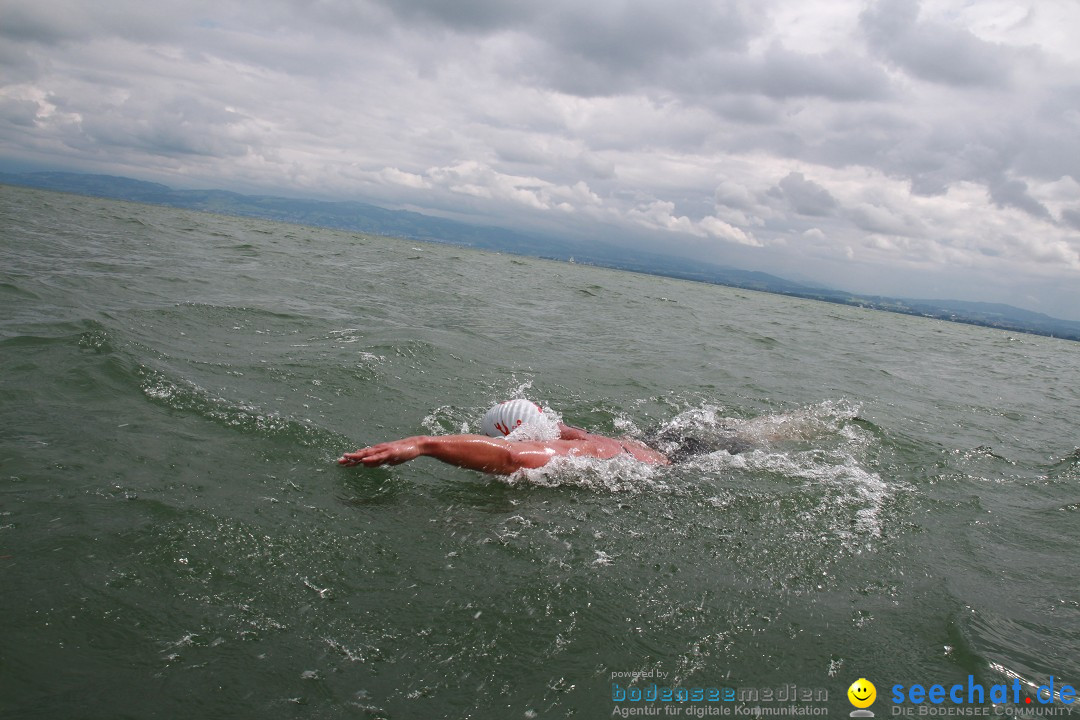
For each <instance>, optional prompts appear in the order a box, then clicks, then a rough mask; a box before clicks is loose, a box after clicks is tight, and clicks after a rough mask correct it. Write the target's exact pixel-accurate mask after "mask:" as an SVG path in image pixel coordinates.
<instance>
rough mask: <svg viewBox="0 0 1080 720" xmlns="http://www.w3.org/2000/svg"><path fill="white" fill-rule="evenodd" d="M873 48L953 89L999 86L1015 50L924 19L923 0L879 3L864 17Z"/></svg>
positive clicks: (1006, 76) (916, 73) (914, 72)
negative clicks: (920, 0) (922, 14)
mask: <svg viewBox="0 0 1080 720" xmlns="http://www.w3.org/2000/svg"><path fill="white" fill-rule="evenodd" d="M861 19H862V24H863V29H864V30H865V32H866V35H867V38H868V39H869V40H870V43H871V46H872V47H873V48H874V49H875V50H876V51H877V52H878V53H879V54H881V55H882V56H884V57H885V58H887V59H888V60H889V61H891V62H893V63H895V64H896V65H897V66H899V67H900V68H902V69H903V70H905V71H906V72H908V73H910V74H912V75H914V76H916V77H919V78H922V79H924V80H929V81H931V82H940V83H945V84H948V85H999V84H1003V83H1007V82H1008V80H1009V77H1010V72H1011V66H1012V62H1011V60H1012V58H1011V57H1010V56H1011V55H1013V54H1014V51H1011V50H1009V49H1007V48H1005V47H1003V46H1000V45H995V44H993V43H989V42H986V41H985V40H981V39H979V38H978V37H976V36H975V35H973V34H972V33H971V32H969V31H967V30H964V29H958V28H955V27H949V26H946V25H941V24H937V23H934V22H929V21H923V20H920V19H919V2H918V0H877V1H876V2H874V3H873V4H872V5H870V7H868V8H867V10H866V11H865V12H863V14H862V18H861Z"/></svg>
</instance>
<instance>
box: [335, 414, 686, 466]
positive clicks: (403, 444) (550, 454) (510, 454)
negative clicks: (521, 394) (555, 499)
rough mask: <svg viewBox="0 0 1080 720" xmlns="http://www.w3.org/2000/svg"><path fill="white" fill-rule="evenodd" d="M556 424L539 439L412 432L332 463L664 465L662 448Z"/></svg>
mask: <svg viewBox="0 0 1080 720" xmlns="http://www.w3.org/2000/svg"><path fill="white" fill-rule="evenodd" d="M559 427H560V431H561V437H560V438H559V439H558V440H545V441H540V440H516V441H512V440H505V439H503V438H490V437H487V436H486V435H435V436H431V435H416V436H413V437H407V438H402V439H401V440H392V441H390V442H384V443H379V444H378V445H372V446H371V447H366V448H362V449H360V450H357V451H356V452H351V453H345V454H344V455H342V456H341V457H340V458H338V464H339V465H343V466H345V467H353V466H355V465H364V466H366V467H378V466H380V465H400V464H401V463H403V462H408V461H409V460H415V459H416V458H418V457H421V456H428V457H433V458H435V459H437V460H441V461H443V462H445V463H449V464H450V465H457V466H458V467H463V468H468V469H470V470H479V471H481V472H487V473H495V474H499V475H509V474H510V473H513V472H516V471H518V470H521V469H524V468H538V467H543V466H544V465H547V464H548V462H550V461H551V459H552V458H554V457H559V456H565V457H593V458H599V459H601V460H608V459H611V458H613V457H617V456H619V455H622V454H624V453H625V454H628V455H630V456H631V457H633V458H634V459H635V460H638V461H640V462H643V463H648V464H650V465H668V464H669V461H668V459H667V457H665V456H664V455H663V454H662V453H660V452H658V451H656V450H653V449H652V448H650V447H648V446H646V445H643V444H642V443H639V442H637V441H635V440H628V439H622V440H616V439H615V438H609V437H605V436H604V435H594V434H592V433H588V432H585V431H584V430H581V429H579V428H572V427H570V426H568V425H560V426H559Z"/></svg>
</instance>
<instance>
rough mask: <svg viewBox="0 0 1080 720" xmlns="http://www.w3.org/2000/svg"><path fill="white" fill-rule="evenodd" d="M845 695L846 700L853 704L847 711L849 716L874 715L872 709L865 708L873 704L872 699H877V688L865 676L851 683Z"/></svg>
mask: <svg viewBox="0 0 1080 720" xmlns="http://www.w3.org/2000/svg"><path fill="white" fill-rule="evenodd" d="M847 697H848V702H850V703H851V704H852V705H854V706H855V709H854V710H852V711H851V713H849V715H850V716H851V717H853V718H868V717H874V712H873V711H872V710H867V708H868V707H870V706H871V705H873V704H874V700H876V699H877V688H876V687H874V683H872V682H870V681H869V680H867V679H866V678H859V679H858V680H856V681H855V682H853V683H851V687H849V688H848V689H847Z"/></svg>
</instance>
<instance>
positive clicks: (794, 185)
mask: <svg viewBox="0 0 1080 720" xmlns="http://www.w3.org/2000/svg"><path fill="white" fill-rule="evenodd" d="M776 191H777V192H776V195H777V196H779V197H783V198H784V199H785V200H786V201H787V202H788V203H789V204H790V205H791V208H792V209H793V210H794V211H795V212H797V213H799V214H800V215H810V216H814V217H825V216H827V215H831V214H832V213H833V211H835V210H836V206H837V202H836V198H834V197H833V196H832V195H831V194H829V191H828V190H826V189H825V188H824V187H822V186H821V185H819V184H818V183H816V182H814V181H813V180H807V179H806V176H804V175H803V174H802V173H801V172H791V173H789V174H788V175H787V176H786V177H784V178H783V179H782V180H780V182H779V183H778V184H777V186H776Z"/></svg>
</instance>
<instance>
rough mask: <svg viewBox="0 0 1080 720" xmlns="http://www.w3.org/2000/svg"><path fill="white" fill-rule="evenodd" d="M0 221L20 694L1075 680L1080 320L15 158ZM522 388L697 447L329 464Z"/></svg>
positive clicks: (571, 417)
mask: <svg viewBox="0 0 1080 720" xmlns="http://www.w3.org/2000/svg"><path fill="white" fill-rule="evenodd" d="M0 226H2V227H3V234H2V239H0V307H3V313H2V315H0V367H2V368H3V372H2V375H0V466H2V473H0V578H2V587H3V590H2V592H0V628H2V637H3V640H2V641H0V712H3V713H4V715H5V717H6V716H8V715H10V716H12V717H24V718H39V717H40V718H46V717H47V718H55V717H175V716H177V714H178V713H181V712H182V713H184V714H185V715H188V716H192V717H231V716H252V717H255V716H258V717H263V718H266V717H271V718H273V717H319V718H333V717H371V718H442V717H445V718H463V717H473V718H535V717H541V718H547V717H556V718H559V717H585V718H593V717H608V716H610V715H611V713H612V709H613V707H615V706H614V705H613V703H612V689H611V682H612V674H613V673H630V672H641V671H645V672H650V671H651V672H653V673H654V674H655V675H658V676H659V677H661V678H663V682H665V683H667V684H669V685H672V686H686V687H690V686H730V687H761V688H764V687H781V686H787V685H790V684H796V685H798V686H799V687H800V688H803V687H805V688H821V689H826V690H827V691H828V693H829V702H828V703H827V706H828V707H829V709H830V712H831V714H833V715H840V714H846V713H847V712H848V711H849V710H851V706H850V705H849V704H848V703H847V700H846V696H845V692H846V689H847V687H848V685H849V684H851V682H852V681H853V680H855V679H856V678H859V677H866V678H869V679H871V680H873V681H874V682H875V683H876V684H877V686H878V694H879V698H880V699H879V701H878V704H877V706H875V709H876V710H877V711H878V715H879V717H880V716H882V715H884V714H888V712H889V710H888V705H887V704H885V703H884V700H883V698H884V697H885V696H887V694H888V688H889V687H890V686H891V685H893V684H894V683H901V684H905V685H909V684H912V683H916V682H920V683H924V684H927V685H929V684H933V683H945V684H948V683H952V682H967V677H968V675H973V676H974V677H975V678H976V680H977V681H979V682H982V683H984V684H985V685H987V686H989V685H990V684H992V683H999V682H1011V681H1012V679H1013V678H1016V677H1018V678H1020V679H1021V680H1022V682H1023V683H1024V684H1025V687H1027V686H1028V684H1034V685H1039V684H1042V683H1045V682H1047V681H1048V680H1049V678H1050V676H1051V675H1052V676H1054V677H1055V678H1056V679H1057V682H1058V684H1059V685H1060V684H1061V683H1062V682H1069V681H1072V684H1073V685H1074V686H1075V685H1080V660H1078V659H1077V658H1078V655H1077V650H1078V648H1080V596H1078V594H1077V591H1076V587H1077V585H1076V557H1077V556H1078V554H1080V530H1078V528H1077V526H1078V520H1080V514H1078V513H1080V490H1078V480H1080V451H1078V446H1080V440H1078V437H1077V432H1076V429H1075V423H1074V418H1075V409H1076V407H1077V406H1078V403H1080V393H1078V391H1077V387H1078V383H1077V380H1078V378H1080V374H1078V372H1077V371H1078V367H1080V361H1078V357H1080V355H1078V351H1080V344H1077V343H1069V342H1064V341H1057V340H1052V339H1048V338H1041V337H1035V336H1025V335H1015V334H1006V333H1002V332H996V331H990V330H986V329H982V328H974V327H967V326H963V325H951V324H946V323H941V322H935V321H929V320H923V319H920V318H911V317H905V316H898V315H888V314H883V313H876V312H870V311H862V310H859V309H855V308H848V307H840V306H832V305H826V304H820V303H810V302H803V301H798V300H793V299H788V298H782V297H777V296H771V295H764V294H758V293H751V292H745V291H740V290H733V289H728V288H722V287H714V286H708V285H700V284H693V283H686V282H681V281H675V280H670V279H665V278H658V277H649V276H643V275H634V274H627V273H619V272H614V271H609V270H603V269H597V268H592V267H583V266H577V265H565V264H557V263H551V262H546V261H541V260H534V259H528V258H519V257H512V256H505V255H494V254H487V253H479V252H474V251H470V250H466V249H461V248H455V247H449V246H439V245H429V244H418V243H416V242H411V241H401V240H390V239H382V238H372V237H366V236H358V235H354V234H348V233H340V232H334V231H327V230H321V229H311V228H302V227H294V226H288V225H278V224H272V223H265V222H260V221H254V220H249V219H235V218H224V217H217V216H211V215H201V214H195V213H189V212H184V211H179V210H173V209H167V208H156V207H146V206H138V205H130V204H123V203H117V202H112V201H105V200H97V199H88V198H78V197H73V196H67V195H60V194H51V193H43V192H36V191H29V190H22V189H14V188H9V187H3V188H0ZM518 395H525V396H528V397H531V398H534V399H536V400H538V401H540V402H542V403H543V404H545V405H546V406H548V407H549V408H551V409H552V410H554V411H557V412H559V413H561V414H562V415H563V416H564V417H565V419H566V420H567V421H569V422H572V423H574V424H578V425H583V426H586V427H588V428H590V429H592V430H594V431H598V432H605V433H612V434H627V435H631V436H635V437H643V438H654V439H655V438H681V439H684V440H685V439H686V438H692V439H693V440H694V441H695V442H696V443H697V445H696V446H695V447H698V448H699V449H700V448H704V450H703V451H702V452H699V453H698V454H696V455H694V456H693V457H691V458H689V459H688V460H686V461H685V462H682V463H679V464H676V465H674V466H672V467H670V468H648V467H644V466H640V465H637V464H635V463H632V462H628V461H625V460H615V461H610V462H600V461H576V462H570V461H565V462H561V463H557V464H555V465H554V466H553V467H549V468H546V469H544V470H543V471H537V472H530V473H526V474H521V475H520V476H514V477H511V478H492V477H487V476H484V475H481V474H478V473H473V472H469V471H464V470H460V469H456V468H452V467H449V466H445V465H441V464H439V463H437V462H435V461H432V460H427V459H421V460H418V461H416V462H414V463H410V464H407V465H402V466H398V467H394V468H388V469H375V470H366V469H362V468H354V469H342V468H338V467H336V466H335V465H334V462H333V461H334V459H335V458H336V457H337V456H338V454H340V452H342V451H343V450H347V449H352V448H355V447H358V446H362V445H364V444H367V443H371V442H376V441H379V440H384V439H389V438H393V437H398V436H403V435H411V434H419V433H428V434H432V433H438V434H444V433H456V432H470V431H477V430H478V428H479V418H480V416H481V414H482V413H483V411H484V409H486V408H487V407H488V406H489V405H491V404H492V403H494V402H495V401H497V400H501V399H505V398H507V397H511V396H518Z"/></svg>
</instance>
